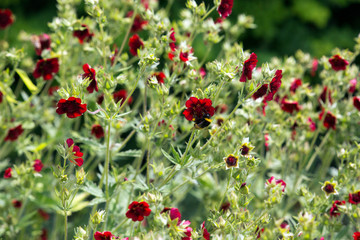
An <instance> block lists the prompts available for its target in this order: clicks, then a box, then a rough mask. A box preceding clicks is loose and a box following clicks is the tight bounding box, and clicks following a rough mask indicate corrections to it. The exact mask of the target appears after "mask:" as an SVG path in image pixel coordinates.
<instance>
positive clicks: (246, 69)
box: [240, 53, 258, 82]
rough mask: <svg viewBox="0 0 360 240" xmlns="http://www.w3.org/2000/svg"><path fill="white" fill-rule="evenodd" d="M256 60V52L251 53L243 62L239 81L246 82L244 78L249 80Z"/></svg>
mask: <svg viewBox="0 0 360 240" xmlns="http://www.w3.org/2000/svg"><path fill="white" fill-rule="evenodd" d="M257 62H258V60H257V56H256V54H255V53H252V54H251V55H250V58H249V59H247V60H246V61H245V62H244V65H243V71H242V74H241V77H240V82H246V80H251V78H252V71H253V70H254V68H255V67H256V64H257Z"/></svg>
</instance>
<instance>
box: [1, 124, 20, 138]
mask: <svg viewBox="0 0 360 240" xmlns="http://www.w3.org/2000/svg"><path fill="white" fill-rule="evenodd" d="M23 132H24V129H23V128H22V126H21V124H20V125H18V126H16V127H14V128H10V129H9V131H8V134H7V135H6V137H5V141H15V140H17V139H18V137H19V136H20V135H21V134H22V133H23Z"/></svg>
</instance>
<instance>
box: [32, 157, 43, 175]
mask: <svg viewBox="0 0 360 240" xmlns="http://www.w3.org/2000/svg"><path fill="white" fill-rule="evenodd" d="M43 167H44V165H43V164H42V162H41V160H40V159H36V160H35V161H34V164H33V168H34V171H35V172H41V170H42V168H43Z"/></svg>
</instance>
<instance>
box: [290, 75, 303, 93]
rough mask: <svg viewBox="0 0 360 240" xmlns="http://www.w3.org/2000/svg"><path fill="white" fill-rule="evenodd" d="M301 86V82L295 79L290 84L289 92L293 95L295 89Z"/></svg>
mask: <svg viewBox="0 0 360 240" xmlns="http://www.w3.org/2000/svg"><path fill="white" fill-rule="evenodd" d="M301 85H302V81H301V79H299V78H295V79H294V81H293V82H292V83H291V86H290V92H292V93H295V92H296V89H298V87H300V86H301Z"/></svg>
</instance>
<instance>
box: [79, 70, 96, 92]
mask: <svg viewBox="0 0 360 240" xmlns="http://www.w3.org/2000/svg"><path fill="white" fill-rule="evenodd" d="M83 70H84V73H83V74H82V75H81V76H82V78H83V79H86V78H88V79H89V80H91V82H90V84H89V86H88V87H87V88H86V90H88V92H89V93H92V92H93V91H94V90H95V91H97V92H98V91H99V89H98V86H97V81H96V78H95V76H96V71H95V69H93V68H91V67H90V65H89V64H87V63H85V64H84V65H83Z"/></svg>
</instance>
